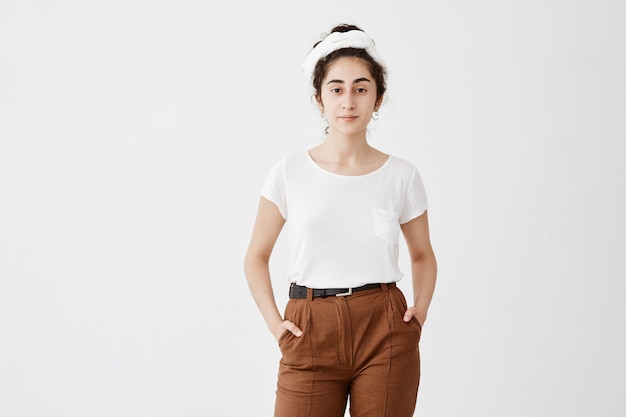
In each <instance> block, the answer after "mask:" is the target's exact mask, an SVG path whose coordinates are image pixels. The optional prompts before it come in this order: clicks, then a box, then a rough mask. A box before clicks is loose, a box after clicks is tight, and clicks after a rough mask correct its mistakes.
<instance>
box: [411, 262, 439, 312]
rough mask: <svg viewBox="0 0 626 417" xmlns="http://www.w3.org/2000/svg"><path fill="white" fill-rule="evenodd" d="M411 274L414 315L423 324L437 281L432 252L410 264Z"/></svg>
mask: <svg viewBox="0 0 626 417" xmlns="http://www.w3.org/2000/svg"><path fill="white" fill-rule="evenodd" d="M411 269H412V275H413V298H414V304H413V305H414V307H415V309H416V316H417V319H418V321H419V322H420V323H422V324H424V321H425V320H426V317H427V315H428V308H429V307H430V302H431V300H432V298H433V294H434V292H435V282H436V281H437V260H436V259H435V255H434V253H432V252H431V253H430V254H428V255H423V256H422V257H420V258H418V259H416V260H414V261H413V264H412V265H411Z"/></svg>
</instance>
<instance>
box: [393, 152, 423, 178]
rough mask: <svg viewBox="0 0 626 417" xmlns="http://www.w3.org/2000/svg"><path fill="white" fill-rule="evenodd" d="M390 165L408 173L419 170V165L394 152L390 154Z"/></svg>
mask: <svg viewBox="0 0 626 417" xmlns="http://www.w3.org/2000/svg"><path fill="white" fill-rule="evenodd" d="M388 165H389V167H391V168H392V169H394V170H396V171H399V172H401V173H405V174H408V175H413V173H414V172H415V171H417V166H416V165H415V164H414V163H413V162H411V161H409V160H408V159H405V158H401V157H399V156H396V155H393V154H389V162H388Z"/></svg>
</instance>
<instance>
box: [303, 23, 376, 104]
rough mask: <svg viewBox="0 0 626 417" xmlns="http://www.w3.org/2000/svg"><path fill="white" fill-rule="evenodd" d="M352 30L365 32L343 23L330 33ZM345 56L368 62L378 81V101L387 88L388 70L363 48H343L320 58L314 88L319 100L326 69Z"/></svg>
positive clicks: (316, 68)
mask: <svg viewBox="0 0 626 417" xmlns="http://www.w3.org/2000/svg"><path fill="white" fill-rule="evenodd" d="M351 30H360V31H361V32H364V30H363V29H361V28H359V27H358V26H355V25H348V24H341V25H337V26H335V27H334V28H333V29H332V30H331V31H330V33H335V32H349V31H351ZM320 42H321V41H319V42H316V43H315V45H313V47H314V48H315V47H316V46H317V44H318V43H320ZM345 57H355V58H361V59H362V60H363V61H365V63H366V64H367V67H368V69H369V71H370V73H371V74H372V77H374V81H375V82H376V102H378V101H379V100H380V98H381V97H382V96H383V94H385V91H386V90H387V81H386V78H387V70H386V69H385V67H383V66H382V65H381V64H379V63H378V62H376V61H375V60H374V58H372V57H371V56H370V55H369V54H368V53H367V52H366V51H365V49H361V48H341V49H337V50H336V51H333V52H331V53H330V54H328V55H326V56H325V57H323V58H320V60H319V61H317V64H315V70H314V71H313V82H312V83H313V88H314V89H315V97H316V98H317V99H318V100H319V99H320V98H321V97H322V81H323V80H324V77H325V76H326V71H327V69H328V66H329V65H330V64H331V63H332V62H334V61H336V60H337V59H339V58H345Z"/></svg>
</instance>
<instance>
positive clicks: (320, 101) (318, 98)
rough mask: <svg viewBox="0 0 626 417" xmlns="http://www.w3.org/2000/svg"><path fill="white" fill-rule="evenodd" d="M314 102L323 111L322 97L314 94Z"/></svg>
mask: <svg viewBox="0 0 626 417" xmlns="http://www.w3.org/2000/svg"><path fill="white" fill-rule="evenodd" d="M315 102H316V103H317V108H318V109H319V110H320V111H321V112H323V111H324V104H323V103H322V98H321V97H320V96H315Z"/></svg>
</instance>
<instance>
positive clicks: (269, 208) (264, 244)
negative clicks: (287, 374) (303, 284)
mask: <svg viewBox="0 0 626 417" xmlns="http://www.w3.org/2000/svg"><path fill="white" fill-rule="evenodd" d="M284 224H285V219H283V217H282V216H281V214H280V212H279V211H278V207H276V205H275V204H274V203H272V202H271V201H269V200H267V199H266V198H264V197H261V201H260V202H259V209H258V212H257V218H256V222H255V224H254V229H253V231H252V238H251V239H250V245H249V246H248V251H247V253H246V257H245V262H244V266H245V273H246V278H247V279H248V286H249V287H250V292H251V293H252V297H253V298H254V301H255V302H256V305H257V307H258V308H259V310H260V311H261V314H262V315H263V318H264V319H265V322H266V323H267V327H268V328H269V330H270V332H272V334H273V335H274V337H275V338H276V340H278V339H279V338H280V336H281V335H282V334H283V333H284V332H285V331H286V330H288V331H290V332H292V333H293V334H294V335H296V336H300V335H301V334H302V331H301V330H300V329H299V328H298V327H297V326H296V325H295V324H294V323H292V322H290V321H288V320H283V318H282V316H281V315H280V313H279V311H278V308H277V307H276V300H275V299H274V290H273V289H272V281H271V279H270V272H269V260H270V255H271V254H272V250H273V249H274V245H275V243H276V239H278V235H279V234H280V231H281V230H282V228H283V225H284Z"/></svg>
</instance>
